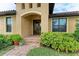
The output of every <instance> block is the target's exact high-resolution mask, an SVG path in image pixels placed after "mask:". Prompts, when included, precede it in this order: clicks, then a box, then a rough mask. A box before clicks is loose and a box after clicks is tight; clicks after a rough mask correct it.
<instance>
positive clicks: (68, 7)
mask: <svg viewBox="0 0 79 59" xmlns="http://www.w3.org/2000/svg"><path fill="white" fill-rule="evenodd" d="M66 11H79V3H56V4H55V7H54V13H58V12H66Z"/></svg>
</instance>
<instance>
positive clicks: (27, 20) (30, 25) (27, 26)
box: [21, 13, 41, 36]
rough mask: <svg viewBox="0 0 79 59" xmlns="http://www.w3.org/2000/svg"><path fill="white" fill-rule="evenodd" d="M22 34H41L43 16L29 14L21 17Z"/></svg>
mask: <svg viewBox="0 0 79 59" xmlns="http://www.w3.org/2000/svg"><path fill="white" fill-rule="evenodd" d="M21 33H22V35H23V36H31V35H40V34H41V15H40V14H37V13H28V14H24V15H22V16H21Z"/></svg>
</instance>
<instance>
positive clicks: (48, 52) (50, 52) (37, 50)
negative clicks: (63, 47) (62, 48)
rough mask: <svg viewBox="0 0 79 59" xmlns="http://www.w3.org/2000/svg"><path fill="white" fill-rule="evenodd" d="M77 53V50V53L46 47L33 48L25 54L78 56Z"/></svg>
mask: <svg viewBox="0 0 79 59" xmlns="http://www.w3.org/2000/svg"><path fill="white" fill-rule="evenodd" d="M78 55H79V52H77V53H65V52H57V51H56V50H53V49H51V48H46V47H41V48H34V49H32V50H31V51H29V52H28V54H27V56H78Z"/></svg>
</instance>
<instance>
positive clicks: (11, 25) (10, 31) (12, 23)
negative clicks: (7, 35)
mask: <svg viewBox="0 0 79 59" xmlns="http://www.w3.org/2000/svg"><path fill="white" fill-rule="evenodd" d="M7 18H11V24H10V26H11V30H10V31H9V30H7V29H8V28H7V26H8V25H7V24H8V23H7ZM12 31H13V20H12V17H11V16H7V17H6V32H12Z"/></svg>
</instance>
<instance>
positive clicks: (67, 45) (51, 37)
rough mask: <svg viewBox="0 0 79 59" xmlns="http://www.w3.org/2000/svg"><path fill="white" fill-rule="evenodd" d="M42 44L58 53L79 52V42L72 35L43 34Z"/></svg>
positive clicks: (59, 33) (58, 33)
mask: <svg viewBox="0 0 79 59" xmlns="http://www.w3.org/2000/svg"><path fill="white" fill-rule="evenodd" d="M41 43H42V44H43V45H46V46H51V48H53V49H55V50H58V51H65V52H76V51H78V50H79V42H77V41H76V40H75V38H74V35H73V34H72V33H63V32H55V33H53V32H48V33H42V35H41Z"/></svg>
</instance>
